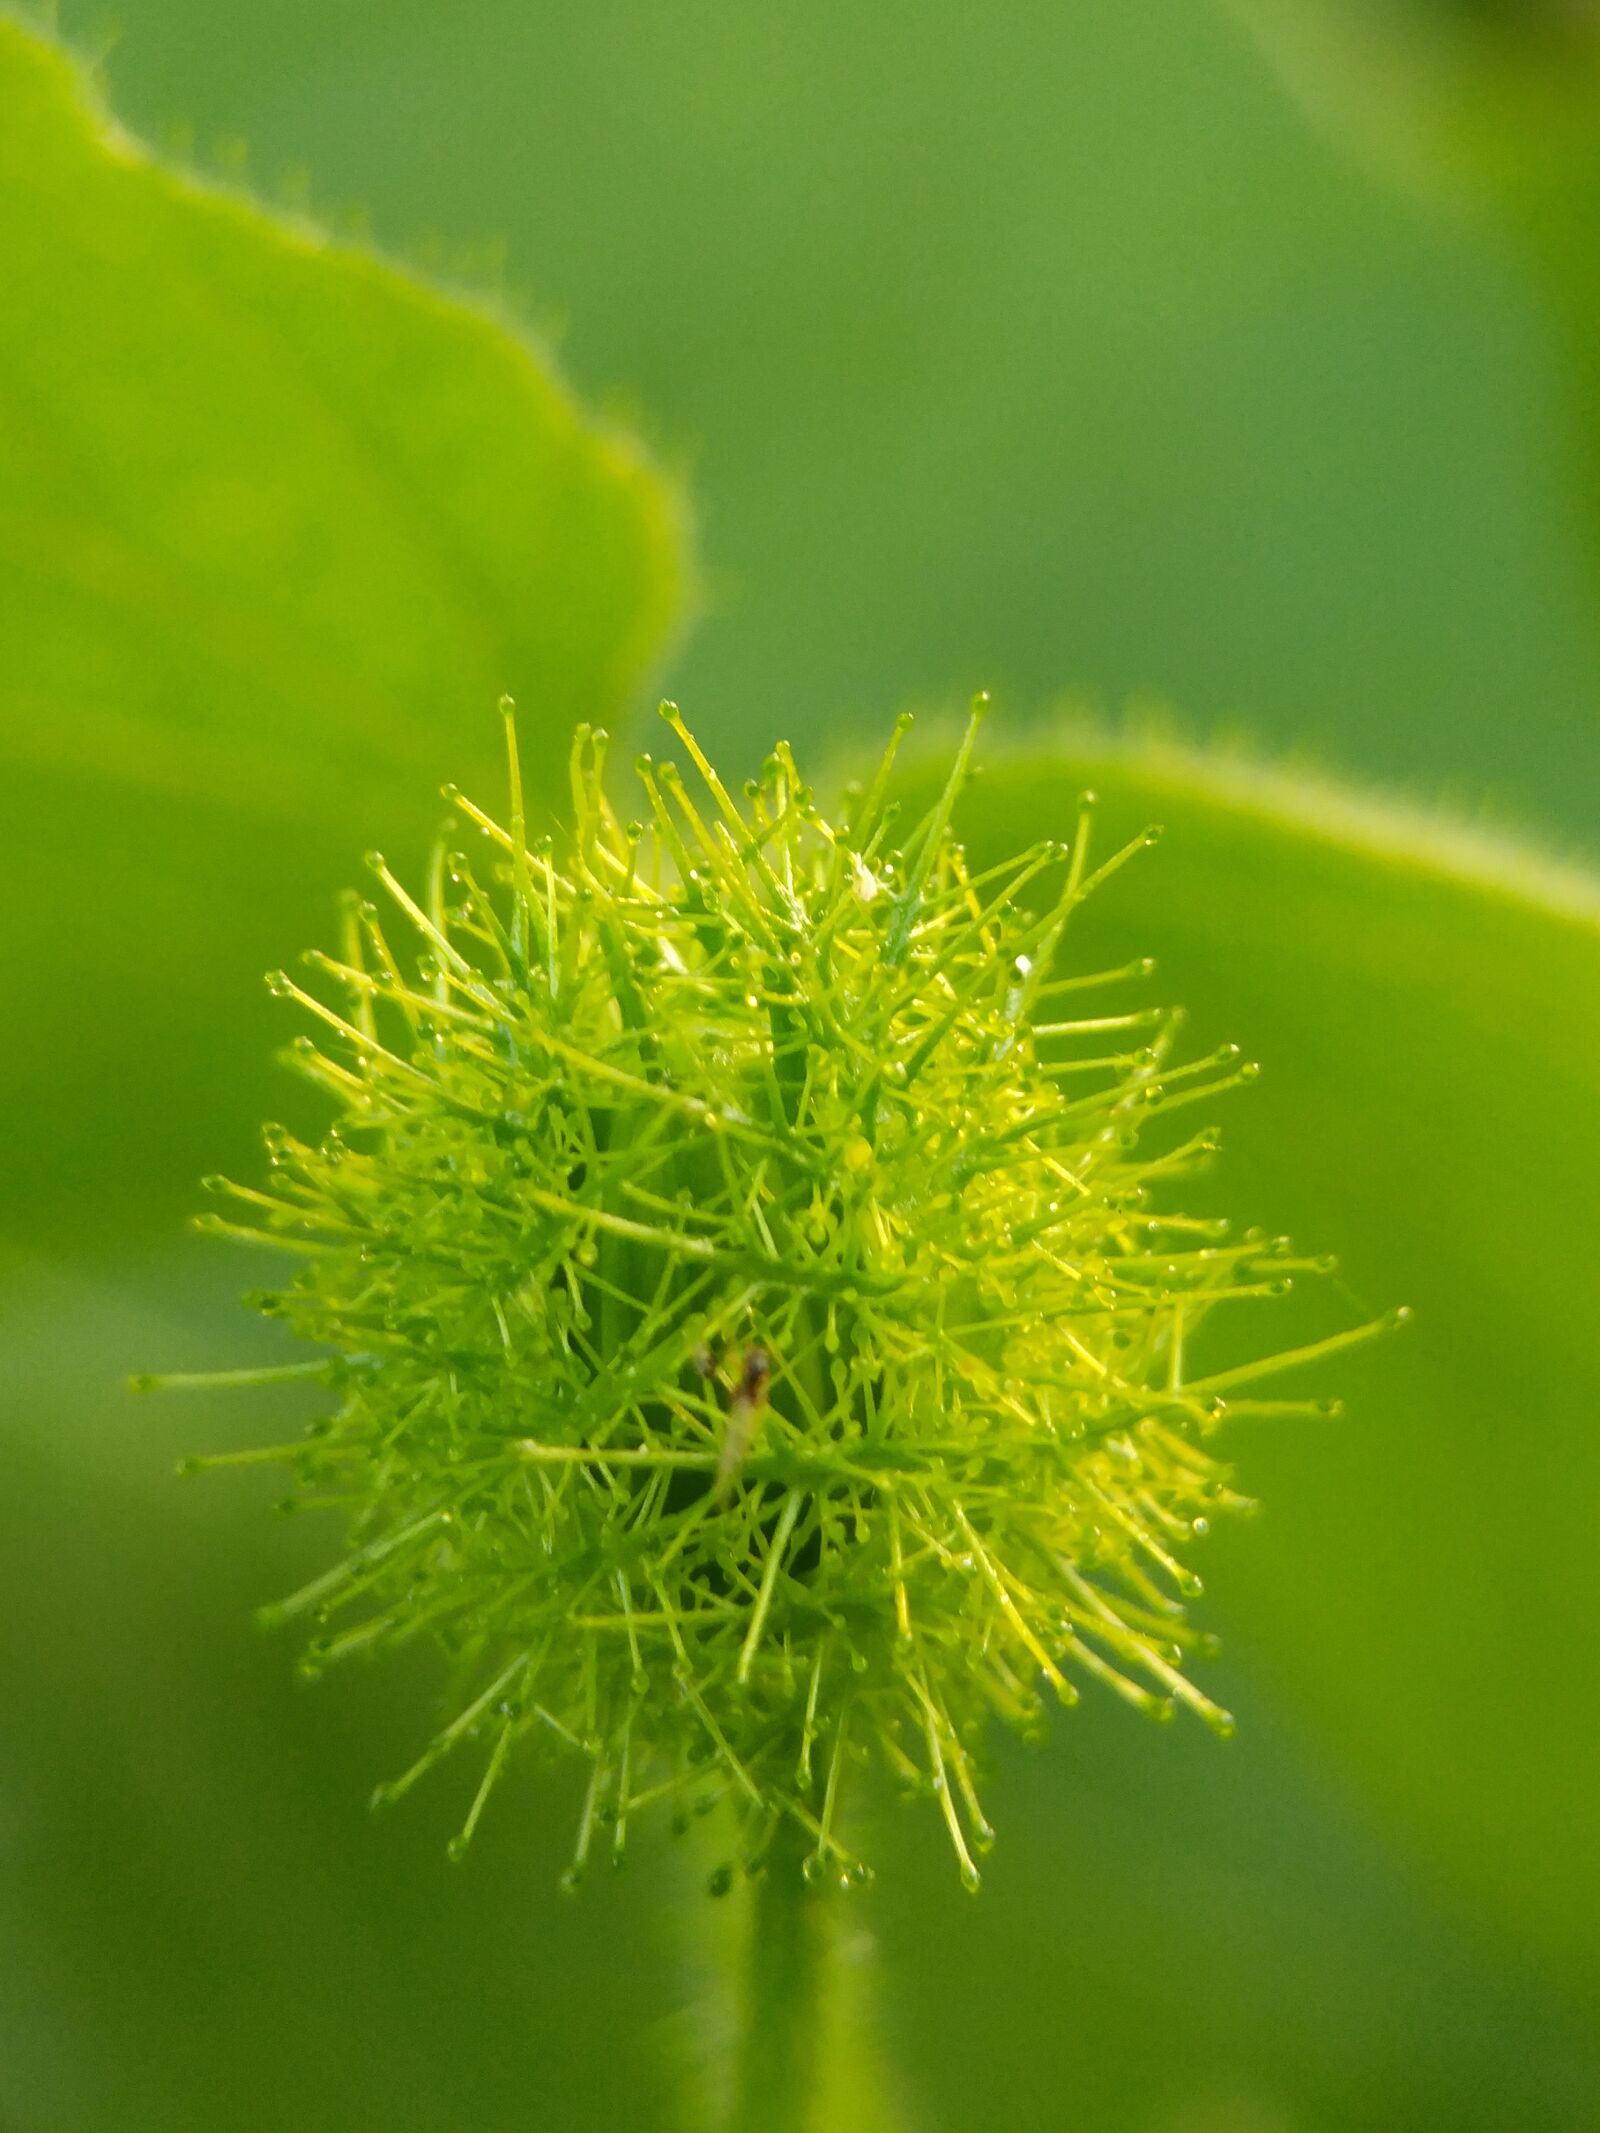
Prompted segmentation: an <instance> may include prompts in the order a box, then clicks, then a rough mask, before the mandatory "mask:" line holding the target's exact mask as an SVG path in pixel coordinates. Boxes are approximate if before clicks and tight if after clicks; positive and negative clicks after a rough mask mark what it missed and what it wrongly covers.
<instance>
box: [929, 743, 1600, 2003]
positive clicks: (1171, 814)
mask: <svg viewBox="0 0 1600 2133" xmlns="http://www.w3.org/2000/svg"><path fill="white" fill-rule="evenodd" d="M1086 786H1090V787H1096V788H1098V790H1099V792H1100V795H1101V799H1102V812H1103V815H1104V817H1105V819H1106V822H1107V835H1108V842H1110V843H1112V844H1114V843H1115V842H1116V841H1117V840H1118V839H1120V838H1121V836H1122V835H1123V834H1124V833H1128V834H1131V833H1133V832H1134V831H1136V830H1137V829H1139V828H1140V827H1141V826H1143V825H1144V824H1146V823H1149V822H1160V823H1162V824H1163V825H1164V826H1165V830H1166V834H1165V836H1164V838H1163V840H1162V842H1161V844H1160V847H1159V848H1158V849H1157V850H1155V851H1153V852H1151V853H1148V854H1145V855H1142V856H1141V857H1140V858H1139V860H1138V861H1137V863H1136V864H1132V865H1130V866H1128V867H1127V868H1126V869H1124V871H1123V872H1122V873H1121V875H1120V876H1119V877H1118V880H1117V881H1116V883H1115V884H1113V885H1111V886H1110V887H1108V888H1107V889H1106V891H1105V892H1104V893H1103V894H1101V895H1097V896H1096V897H1094V898H1092V899H1091V900H1090V902H1089V903H1088V904H1087V905H1086V906H1085V908H1084V910H1083V912H1082V914H1081V930H1080V931H1079V932H1078V934H1077V938H1076V942H1075V944H1074V946H1073V956H1074V960H1075V962H1081V961H1082V960H1083V959H1084V958H1085V957H1086V956H1087V957H1088V958H1089V959H1090V961H1091V962H1094V963H1099V962H1102V961H1103V962H1104V963H1105V964H1107V965H1114V964H1117V963H1119V962H1121V961H1123V960H1125V959H1126V958H1127V957H1128V956H1129V955H1132V954H1135V953H1139V952H1142V951H1144V950H1145V949H1153V950H1154V951H1155V953H1156V955H1157V956H1158V958H1159V960H1160V969H1159V973H1158V975H1157V977H1156V979H1155V981H1154V984H1155V987H1156V989H1157V990H1158V991H1159V992H1160V993H1161V994H1162V996H1163V997H1165V996H1168V995H1170V996H1172V997H1177V998H1181V999H1184V1000H1187V1001H1190V1002H1192V1003H1193V1004H1194V1006H1195V1008H1196V1015H1195V1019H1194V1022H1193V1025H1192V1037H1193V1042H1194V1045H1195V1047H1196V1049H1197V1050H1201V1051H1203V1050H1205V1049H1207V1048H1208V1047H1209V1046H1210V1045H1211V1044H1212V1043H1213V1042H1215V1041H1217V1040H1219V1039H1227V1038H1232V1039H1236V1040H1238V1041H1239V1042H1241V1043H1242V1044H1243V1045H1244V1046H1245V1047H1246V1048H1247V1050H1248V1051H1249V1052H1250V1053H1251V1054H1252V1055H1253V1056H1256V1057H1258V1058H1259V1059H1260V1060H1261V1061H1262V1062H1263V1065H1264V1069H1265V1071H1264V1073H1263V1076H1262V1080H1261V1082H1260V1084H1259V1085H1258V1086H1257V1087H1255V1088H1253V1089H1251V1090H1249V1091H1248V1092H1245V1093H1243V1094H1241V1095H1240V1096H1238V1097H1236V1098H1234V1099H1233V1100H1232V1104H1231V1108H1230V1110H1229V1112H1228V1114H1227V1124H1226V1128H1225V1133H1224V1146H1223V1153H1222V1158H1221V1169H1220V1172H1219V1196H1220V1199H1221V1201H1222V1203H1224V1204H1225V1205H1226V1206H1227V1207H1228V1208H1229V1209H1230V1210H1235V1211H1238V1212H1239V1213H1240V1214H1242V1215H1243V1216H1245V1217H1246V1218H1248V1219H1252V1220H1257V1221H1260V1222H1262V1223H1264V1224H1266V1225H1268V1226H1269V1227H1270V1228H1272V1229H1277V1228H1280V1227H1281V1228H1283V1229H1287V1230H1290V1231H1292V1232H1293V1233H1294V1235H1295V1236H1296V1238H1297V1240H1298V1241H1299V1242H1300V1243H1301V1244H1302V1246H1304V1247H1306V1248H1309V1249H1315V1250H1327V1251H1331V1252H1334V1253H1336V1254H1337V1255H1338V1257H1339V1260H1340V1266H1341V1277H1342V1280H1343V1281H1344V1282H1345V1283H1346V1284H1347V1285H1348V1288H1349V1291H1350V1292H1351V1293H1350V1301H1351V1304H1352V1306H1353V1307H1354V1308H1357V1309H1362V1310H1365V1309H1366V1308H1367V1307H1369V1306H1373V1305H1379V1306H1381V1305H1386V1304H1391V1303H1397V1302H1404V1303H1408V1304H1410V1305H1412V1306H1414V1308H1415V1313H1416V1318H1415V1323H1414V1325H1413V1326H1412V1327H1411V1328H1410V1329H1409V1331H1408V1332H1407V1334H1406V1335H1405V1337H1404V1338H1402V1339H1397V1340H1395V1341H1393V1342H1391V1343H1388V1344H1386V1345H1384V1346H1383V1347H1382V1348H1381V1349H1380V1350H1375V1351H1370V1352H1369V1353H1368V1354H1367V1355H1365V1356H1363V1357H1361V1358H1359V1359H1350V1360H1347V1361H1346V1362H1345V1363H1343V1364H1341V1366H1340V1371H1339V1375H1340V1378H1341V1386H1340V1388H1339V1389H1341V1390H1342V1391H1344V1392H1345V1393H1346V1394H1347V1395H1348V1412H1347V1414H1346V1415H1345V1417H1344V1418H1343V1419H1341V1420H1338V1421H1331V1422H1326V1423H1321V1424H1318V1425H1315V1426H1307V1425H1306V1424H1305V1423H1303V1422H1297V1423H1293V1424H1278V1423H1272V1422H1267V1421H1263V1422H1260V1423H1256V1424H1252V1425H1249V1426H1248V1427H1246V1426H1243V1425H1242V1426H1241V1427H1240V1428H1239V1430H1238V1431H1237V1432H1235V1434H1234V1436H1233V1438H1232V1440H1231V1444H1230V1451H1231V1454H1232V1457H1233V1459H1234V1461H1235V1465H1236V1470H1237V1472H1238V1473H1239V1475H1240V1476H1241V1479H1242V1483H1243V1486H1244V1487H1245V1488H1247V1489H1248V1491H1249V1492H1250V1493H1251V1494H1252V1495H1255V1496H1258V1497H1260V1498H1261V1500H1262V1502H1263V1505H1264V1510H1263V1513H1262V1516H1261V1518H1260V1519H1259V1521H1258V1522H1257V1523H1256V1524H1255V1525H1254V1526H1252V1527H1251V1528H1249V1529H1247V1530H1244V1531H1235V1532H1232V1533H1230V1534H1228V1535H1225V1536H1222V1537H1220V1538H1219V1541H1218V1543H1217V1546H1216V1554H1217V1557H1218V1559H1219V1571H1220V1569H1221V1567H1222V1566H1221V1562H1220V1558H1221V1556H1222V1554H1223V1551H1224V1550H1226V1552H1227V1555H1228V1558H1229V1560H1228V1562H1227V1564H1226V1574H1225V1575H1222V1574H1219V1575H1218V1577H1217V1579H1216V1581H1215V1582H1216V1589H1217V1591H1218V1593H1219V1595H1220V1596H1221V1602H1220V1604H1219V1609H1218V1613H1219V1616H1220V1615H1223V1614H1227V1615H1229V1616H1231V1620H1232V1623H1233V1634H1232V1636H1231V1637H1230V1639H1229V1645H1230V1649H1231V1650H1234V1651H1236V1652H1238V1654H1239V1655H1240V1656H1241V1657H1246V1658H1248V1659H1249V1661H1250V1662H1251V1663H1252V1664H1253V1663H1255V1662H1256V1661H1257V1660H1262V1661H1264V1662H1265V1663H1266V1664H1267V1665H1268V1666H1270V1668H1271V1670H1272V1672H1273V1673H1274V1674H1275V1676H1276V1677H1277V1682H1278V1687H1279V1690H1280V1691H1281V1695H1282V1697H1283V1698H1284V1699H1286V1700H1287V1703H1288V1707H1289V1708H1290V1709H1291V1710H1294V1711H1297V1712H1298V1714H1299V1716H1300V1719H1301V1720H1302V1721H1303V1723H1304V1725H1305V1726H1306V1727H1307V1728H1314V1729H1315V1732H1314V1735H1313V1737H1314V1738H1315V1739H1316V1740H1317V1741H1318V1742H1319V1743H1320V1746H1321V1749H1322V1751H1323V1752H1324V1753H1326V1754H1327V1755H1329V1756H1330V1757H1331V1758H1333V1759H1334V1761H1335V1762H1336V1763H1337V1764H1343V1765H1347V1766H1353V1767H1354V1768H1355V1769H1357V1770H1358V1771H1359V1773H1360V1775H1361V1779H1362V1781H1363V1785H1364V1787H1365V1788H1366V1789H1367V1790H1368V1791H1369V1792H1370V1793H1372V1794H1376V1795H1379V1796H1381V1797H1383V1798H1384V1799H1385V1800H1386V1801H1387V1802H1388V1803H1389V1805H1390V1807H1391V1808H1392V1810H1393V1811H1394V1813H1395V1814H1396V1815H1397V1816H1398V1817H1400V1818H1401V1819H1402V1820H1403V1821H1404V1822H1405V1823H1408V1824H1409V1825H1411V1826H1412V1828H1413V1829H1414V1830H1415V1831H1417V1832H1419V1833H1421V1835H1422V1837H1423V1839H1424V1841H1425V1844H1426V1846H1427V1848H1428V1849H1429V1850H1430V1851H1431V1853H1432V1855H1433V1856H1434V1858H1435V1860H1436V1861H1439V1862H1442V1863H1444V1864H1447V1865H1448V1866H1449V1868H1450V1869H1451V1870H1452V1872H1453V1873H1455V1874H1456V1875H1458V1876H1459V1878H1460V1880H1461V1881H1462V1882H1463V1883H1464V1884H1465V1885H1466V1886H1468V1887H1470V1888H1473V1889H1475V1890H1476V1891H1477V1893H1478V1895H1479V1897H1480V1899H1481V1900H1482V1901H1484V1902H1486V1903H1492V1904H1494V1905H1495V1906H1497V1907H1498V1909H1499V1911H1500V1913H1501V1915H1502V1917H1503V1918H1504V1919H1507V1920H1509V1921H1510V1923H1511V1925H1512V1926H1513V1928H1514V1929H1515V1931H1516V1933H1517V1934H1518V1936H1519V1938H1521V1939H1524V1940H1525V1941H1526V1942H1527V1943H1529V1944H1531V1945H1533V1946H1535V1947H1537V1948H1539V1949H1541V1950H1543V1951H1544V1953H1545V1954H1546V1955H1547V1956H1554V1957H1556V1958H1558V1959H1560V1960H1561V1961H1563V1962H1564V1963H1565V1964H1567V1965H1568V1966H1569V1975H1570V1976H1571V1977H1572V1978H1573V1979H1575V1980H1582V1982H1583V1984H1584V1986H1585V1988H1586V1989H1588V1990H1590V1991H1592V1990H1594V1989H1595V1987H1596V1986H1597V1985H1600V1934H1597V1931H1596V1924H1597V1921H1600V1850H1597V1847H1596V1845H1595V1841H1594V1826H1593V1789H1594V1779H1593V1771H1594V1756H1595V1747H1596V1718H1595V1713H1596V1711H1600V1645H1597V1643H1596V1640H1595V1638H1594V1637H1593V1636H1592V1634H1590V1630H1589V1627H1588V1625H1589V1622H1590V1618H1591V1615H1592V1610H1593V1600H1592V1593H1591V1587H1592V1563H1593V1549H1594V1535H1595V1533H1596V1531H1597V1530H1600V1462H1597V1461H1596V1459H1595V1431H1596V1426H1597V1425H1596V1398H1595V1393H1596V1383H1595V1366H1594V1331H1595V1327H1596V1325H1597V1324H1600V1259H1597V1255H1596V1252H1595V1249H1594V1224H1595V1205H1596V1200H1597V1197H1600V1100H1597V1099H1600V881H1597V880H1596V879H1594V878H1593V877H1592V876H1589V875H1586V874H1584V873H1582V872H1581V871H1580V870H1578V869H1576V868H1567V867H1563V866H1559V865H1556V864H1553V863H1546V862H1543V861H1541V860H1539V859H1537V858H1536V857H1533V856H1531V855H1529V854H1528V853H1526V852H1523V851H1519V850H1518V849H1516V848H1514V847H1513V846H1512V845H1511V844H1509V843H1508V842H1502V841H1501V840H1499V839H1496V838H1493V837H1489V836H1479V835H1477V834H1475V833H1471V832H1466V831H1459V832H1458V831H1453V830H1450V829H1447V828H1444V827H1442V826H1440V825H1438V824H1436V823H1434V822H1432V821H1430V820H1429V819H1427V818H1426V817H1424V816H1422V815H1420V814H1418V815H1412V814H1409V813H1408V812H1406V811H1405V810H1403V809H1401V808H1399V807H1396V806H1393V805H1383V804H1379V803H1376V802H1373V803H1368V802H1367V801H1366V800H1364V799H1362V798H1360V797H1358V796H1354V795H1352V794H1349V793H1347V792H1341V791H1339V790H1336V789H1333V788H1331V787H1324V786H1320V785H1318V784H1315V783H1303V782H1298V781H1295V780H1292V779H1290V778H1288V777H1281V776H1277V775H1275V774H1271V773H1268V772H1265V771H1262V770H1258V769H1253V768H1251V767H1250V766H1248V765H1245V764H1237V765H1229V764H1228V763H1226V762H1219V761H1215V760H1212V761H1207V760H1206V759H1204V758H1201V757H1197V756H1193V755H1189V754H1187V753H1185V752H1184V751H1182V750H1180V749H1177V748H1174V747H1164V746H1161V745H1155V744H1152V745H1150V746H1143V745H1140V744H1137V743H1130V744H1127V745H1114V744H1110V743H1106V742H1102V741H1096V740H1093V739H1090V740H1085V739H1084V738H1083V737H1082V736H1081V735H1080V736H1077V737H1071V736H1068V737H1066V738H1064V739H1063V741H1062V742H1061V744H1060V745H1059V746H1058V748H1057V749H1056V750H1054V751H1053V752H1051V753H1048V754H1046V753H1040V754H1030V755H1018V756H1015V757H1013V758H1012V759H1011V761H1010V762H1009V763H1008V762H1006V761H1005V760H1003V759H1002V760H999V761H997V762H995V763H993V764H992V765H991V767H990V769H989V771H988V773H987V774H986V776H985V778H984V780H983V781H982V783H981V784H980V785H979V786H978V787H977V788H976V789H975V790H974V792H973V794H972V795H971V797H970V799H969V800H968V802H967V803H966V809H965V827H966V831H967V834H968V837H969V839H970V842H971V848H972V854H973V863H974V864H975V865H981V864H987V863H988V862H990V861H991V860H992V859H993V858H994V857H995V856H997V855H998V854H999V853H1001V852H1003V851H1007V850H1010V849H1011V848H1012V847H1013V846H1014V845H1015V844H1016V843H1017V842H1019V841H1021V840H1026V839H1031V838H1034V837H1038V836H1043V835H1049V834H1061V833H1062V825H1063V824H1064V823H1065V824H1069V825H1070V823H1071V821H1072V819H1073V811H1074V807H1075V803H1076V796H1077V794H1078V792H1079V791H1080V789H1082V788H1083V787H1086Z"/></svg>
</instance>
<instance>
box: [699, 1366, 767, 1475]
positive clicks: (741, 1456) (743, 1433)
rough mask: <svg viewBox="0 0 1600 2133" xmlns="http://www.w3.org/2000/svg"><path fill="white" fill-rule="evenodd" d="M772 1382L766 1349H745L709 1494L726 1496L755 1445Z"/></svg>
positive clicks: (729, 1404)
mask: <svg viewBox="0 0 1600 2133" xmlns="http://www.w3.org/2000/svg"><path fill="white" fill-rule="evenodd" d="M771 1382H772V1359H771V1357H770V1356H769V1355H768V1354H767V1351H766V1349H765V1348H756V1347H752V1348H747V1349H746V1350H745V1352H744V1360H743V1362H742V1363H741V1365H740V1367H739V1382H738V1385H737V1386H736V1387H735V1389H734V1395H733V1398H732V1399H731V1400H730V1401H729V1403H728V1426H727V1428H726V1429H725V1430H724V1431H723V1436H722V1450H721V1452H720V1454H719V1455H718V1458H717V1477H716V1480H715V1482H714V1483H713V1484H712V1490H711V1493H712V1495H713V1496H715V1497H723V1496H726V1495H727V1493H728V1491H729V1490H730V1489H731V1488H732V1487H733V1484H734V1482H735V1481H736V1480H737V1479H738V1477H739V1470H740V1468H741V1467H742V1466H743V1465H744V1463H745V1461H746V1460H747V1459H748V1458H749V1456H750V1454H751V1452H752V1451H753V1450H754V1448H755V1441H756V1438H757V1436H758V1435H759V1433H760V1429H761V1417H762V1415H763V1413H764V1412H765V1411H766V1405H767V1387H768V1386H769V1385H770V1384H771Z"/></svg>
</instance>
